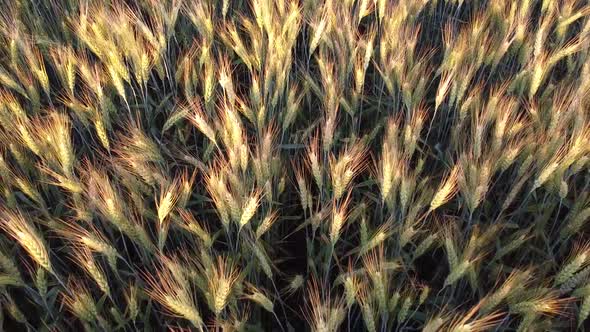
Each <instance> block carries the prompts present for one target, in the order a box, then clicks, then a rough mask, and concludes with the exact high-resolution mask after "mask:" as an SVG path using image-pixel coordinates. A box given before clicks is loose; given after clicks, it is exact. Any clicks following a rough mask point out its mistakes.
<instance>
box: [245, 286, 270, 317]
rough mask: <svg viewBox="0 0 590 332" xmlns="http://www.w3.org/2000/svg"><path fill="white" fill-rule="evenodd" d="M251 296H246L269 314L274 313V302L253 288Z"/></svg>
mask: <svg viewBox="0 0 590 332" xmlns="http://www.w3.org/2000/svg"><path fill="white" fill-rule="evenodd" d="M251 291H252V293H251V294H246V295H245V296H246V298H247V299H250V300H251V301H253V302H255V303H256V304H258V305H259V306H261V307H263V308H264V310H266V311H268V312H274V304H273V303H272V301H271V300H270V299H269V298H268V297H267V296H266V295H264V294H263V293H262V292H260V291H259V290H257V289H255V288H254V287H251Z"/></svg>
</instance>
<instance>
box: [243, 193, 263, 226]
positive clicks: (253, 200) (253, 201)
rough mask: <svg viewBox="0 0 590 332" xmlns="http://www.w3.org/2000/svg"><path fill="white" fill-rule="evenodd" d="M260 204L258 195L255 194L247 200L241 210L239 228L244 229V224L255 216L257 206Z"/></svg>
mask: <svg viewBox="0 0 590 332" xmlns="http://www.w3.org/2000/svg"><path fill="white" fill-rule="evenodd" d="M259 204H260V194H259V193H258V192H255V193H254V194H252V195H251V196H250V198H248V200H247V201H246V204H245V205H244V207H243V208H242V216H241V217H240V222H239V226H240V228H242V227H244V226H245V225H246V224H248V223H249V222H250V220H251V219H252V217H253V216H254V215H255V214H256V210H257V209H258V205H259Z"/></svg>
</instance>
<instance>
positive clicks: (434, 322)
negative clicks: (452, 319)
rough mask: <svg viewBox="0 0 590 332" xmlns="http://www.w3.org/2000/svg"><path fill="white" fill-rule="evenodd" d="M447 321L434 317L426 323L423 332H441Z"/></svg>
mask: <svg viewBox="0 0 590 332" xmlns="http://www.w3.org/2000/svg"><path fill="white" fill-rule="evenodd" d="M445 321H446V320H445V319H444V318H442V317H440V316H438V317H434V318H432V319H430V320H428V322H427V323H426V325H425V326H424V329H423V330H422V331H423V332H436V331H440V328H441V327H442V326H443V324H444V323H445Z"/></svg>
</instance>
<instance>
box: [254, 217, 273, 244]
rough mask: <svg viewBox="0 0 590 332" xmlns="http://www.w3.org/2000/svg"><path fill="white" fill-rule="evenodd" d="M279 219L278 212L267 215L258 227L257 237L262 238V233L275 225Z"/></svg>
mask: <svg viewBox="0 0 590 332" xmlns="http://www.w3.org/2000/svg"><path fill="white" fill-rule="evenodd" d="M277 219H278V213H277V212H271V213H269V214H268V215H267V216H266V217H264V219H263V220H262V222H261V223H260V225H258V227H257V228H256V239H257V240H258V239H260V238H261V237H262V235H264V234H265V233H266V232H267V231H268V230H269V229H270V228H271V227H272V225H274V223H275V222H276V221H277Z"/></svg>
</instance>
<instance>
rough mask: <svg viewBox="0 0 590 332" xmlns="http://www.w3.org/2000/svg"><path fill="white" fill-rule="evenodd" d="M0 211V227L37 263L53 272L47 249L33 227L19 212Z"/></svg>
mask: <svg viewBox="0 0 590 332" xmlns="http://www.w3.org/2000/svg"><path fill="white" fill-rule="evenodd" d="M0 213H1V215H2V220H1V221H0V227H2V228H3V229H4V231H6V233H8V234H9V235H10V236H11V237H12V238H14V239H15V240H16V241H17V242H18V243H19V244H20V245H21V246H22V247H23V248H24V249H25V250H26V251H27V253H28V254H29V255H30V256H31V258H32V259H33V260H34V261H35V262H36V263H37V264H39V265H40V266H41V267H43V268H44V269H46V270H47V271H49V272H51V273H53V269H52V265H51V261H50V260H49V251H48V250H47V247H46V244H45V241H44V240H43V238H42V237H41V236H40V235H39V233H38V231H37V230H36V229H35V227H34V226H33V225H32V224H30V222H29V221H27V220H26V219H25V217H24V216H23V215H22V214H21V213H20V212H19V213H15V212H13V211H8V210H3V211H1V212H0Z"/></svg>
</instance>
